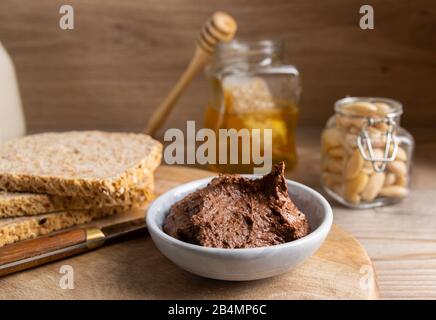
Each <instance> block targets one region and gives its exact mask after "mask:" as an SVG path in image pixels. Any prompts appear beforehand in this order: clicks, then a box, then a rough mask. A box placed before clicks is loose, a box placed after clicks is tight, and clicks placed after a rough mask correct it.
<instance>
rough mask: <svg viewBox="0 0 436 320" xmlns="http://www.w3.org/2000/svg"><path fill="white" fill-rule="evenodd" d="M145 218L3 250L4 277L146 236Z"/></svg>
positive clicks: (0, 257) (0, 252) (0, 250)
mask: <svg viewBox="0 0 436 320" xmlns="http://www.w3.org/2000/svg"><path fill="white" fill-rule="evenodd" d="M146 229H147V228H146V225H145V221H144V219H143V218H138V219H133V220H128V221H124V222H120V223H117V224H113V225H108V226H105V227H102V228H75V229H71V230H68V231H63V232H58V233H55V234H51V235H47V236H42V237H38V238H35V239H31V240H26V241H22V242H18V243H15V244H10V245H6V246H4V247H1V248H0V276H4V275H7V274H11V273H14V272H17V271H21V270H25V269H29V268H33V267H36V266H39V265H42V264H46V263H49V262H53V261H57V260H61V259H64V258H67V257H70V256H73V255H77V254H80V253H83V252H87V251H90V250H93V249H95V248H98V247H100V246H102V245H105V244H109V243H112V242H116V241H121V240H123V239H124V238H127V237H129V238H131V237H133V236H135V235H139V234H145V233H146Z"/></svg>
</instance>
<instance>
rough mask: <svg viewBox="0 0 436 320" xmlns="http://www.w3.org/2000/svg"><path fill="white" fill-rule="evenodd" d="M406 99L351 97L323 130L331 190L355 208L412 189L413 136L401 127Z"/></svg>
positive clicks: (326, 182)
mask: <svg viewBox="0 0 436 320" xmlns="http://www.w3.org/2000/svg"><path fill="white" fill-rule="evenodd" d="M402 112H403V108H402V105H401V103H399V102H398V101H395V100H392V99H387V98H362V97H348V98H344V99H341V100H339V101H337V102H336V103H335V115H333V116H332V117H331V118H330V119H329V120H328V122H327V125H326V128H325V130H324V131H323V133H322V136H321V147H322V176H321V183H322V186H323V188H324V189H325V191H326V192H327V193H328V194H329V195H330V196H331V197H332V198H334V199H335V200H337V201H338V202H340V203H342V204H343V205H346V206H348V207H352V208H372V207H377V206H382V205H386V204H391V203H395V202H397V201H399V200H401V199H403V198H404V197H405V196H406V195H407V193H408V191H409V183H410V167H411V162H412V153H413V148H414V144H415V143H414V140H413V137H412V136H411V135H410V133H408V132H407V131H406V130H405V129H403V128H401V127H400V117H401V114H402Z"/></svg>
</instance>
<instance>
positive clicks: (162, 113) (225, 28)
mask: <svg viewBox="0 0 436 320" xmlns="http://www.w3.org/2000/svg"><path fill="white" fill-rule="evenodd" d="M236 29H237V25H236V21H235V20H234V19H233V18H232V17H231V16H230V15H228V14H227V13H225V12H221V11H217V12H215V13H214V14H213V15H212V16H211V17H210V18H209V19H208V20H207V21H206V23H205V24H204V26H203V28H202V29H201V32H200V37H199V39H198V41H197V46H196V48H195V53H194V56H193V57H192V59H191V62H190V63H189V65H188V67H187V68H186V70H185V72H183V74H182V76H181V77H180V79H179V81H178V82H177V83H176V85H175V86H174V87H173V89H172V90H171V91H170V93H169V94H168V96H167V97H166V98H165V100H164V101H163V102H162V103H161V104H160V105H159V107H158V108H157V109H156V110H155V111H154V113H153V115H152V116H151V119H150V121H149V122H148V124H147V127H146V129H145V132H146V133H147V134H149V135H151V136H153V135H154V134H155V133H156V131H157V130H158V129H159V128H160V127H161V126H162V124H163V123H164V121H165V119H166V117H167V116H168V115H169V113H170V111H171V109H172V107H173V106H174V104H175V103H176V102H177V100H178V99H179V97H180V96H181V94H182V92H183V91H184V90H185V88H186V87H187V86H188V84H189V83H190V82H191V80H192V78H193V77H194V76H195V75H196V74H197V73H198V72H199V71H200V70H202V69H203V68H204V67H205V65H206V64H207V63H208V62H209V61H210V60H211V58H212V56H213V53H214V52H215V48H216V46H217V44H218V43H219V42H228V41H230V40H232V39H233V37H234V35H235V32H236Z"/></svg>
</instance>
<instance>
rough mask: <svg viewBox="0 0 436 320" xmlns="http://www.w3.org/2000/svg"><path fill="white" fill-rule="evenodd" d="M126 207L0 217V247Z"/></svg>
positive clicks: (120, 210) (123, 209)
mask: <svg viewBox="0 0 436 320" xmlns="http://www.w3.org/2000/svg"><path fill="white" fill-rule="evenodd" d="M127 209H128V208H125V207H122V206H121V207H112V208H97V209H88V210H78V211H63V212H56V213H50V214H43V215H37V216H32V217H19V218H7V219H0V247H2V246H4V245H6V244H11V243H14V242H17V241H21V240H27V239H31V238H35V237H38V236H41V235H44V234H47V233H50V232H53V231H57V230H61V229H65V228H69V227H72V226H75V225H78V224H83V223H88V222H90V221H92V220H94V219H98V218H102V217H105V216H109V215H113V214H119V213H122V212H124V211H125V210H127Z"/></svg>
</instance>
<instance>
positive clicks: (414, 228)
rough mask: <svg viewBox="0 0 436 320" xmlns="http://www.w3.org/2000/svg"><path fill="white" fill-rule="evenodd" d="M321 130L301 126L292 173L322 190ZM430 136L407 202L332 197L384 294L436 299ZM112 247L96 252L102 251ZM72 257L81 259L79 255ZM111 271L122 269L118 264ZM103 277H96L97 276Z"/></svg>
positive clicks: (434, 164) (44, 271)
mask: <svg viewBox="0 0 436 320" xmlns="http://www.w3.org/2000/svg"><path fill="white" fill-rule="evenodd" d="M319 133H320V130H319V129H314V130H304V131H300V132H299V137H298V144H299V157H300V164H299V166H298V169H297V171H296V172H293V173H290V174H288V176H289V177H290V178H292V179H294V180H296V181H299V182H302V183H304V184H307V185H309V186H311V187H313V188H315V189H318V190H320V184H319V175H320V168H319V163H320V152H319V138H318V137H319ZM427 133H428V132H427ZM427 137H428V139H422V138H421V139H419V141H421V142H420V143H418V145H417V149H416V153H415V160H414V166H413V173H412V191H411V193H410V195H409V196H408V198H406V199H405V200H404V201H403V202H401V203H399V204H396V205H393V206H387V207H382V208H376V209H365V210H350V209H347V208H344V207H342V206H340V205H338V204H336V203H334V202H333V201H331V203H332V206H333V212H334V222H335V223H336V224H337V225H339V226H340V227H342V228H343V229H345V230H346V231H348V232H349V233H351V234H353V235H354V236H355V237H356V238H357V239H358V240H359V241H360V242H361V244H362V245H363V246H364V247H365V249H366V250H367V252H368V254H369V256H370V258H371V259H372V261H373V265H374V267H375V272H376V274H377V278H378V286H379V291H380V297H381V298H382V299H415V298H416V299H431V298H433V299H436V141H434V142H432V139H433V140H434V138H431V136H427ZM138 243H139V244H138ZM138 245H141V246H142V241H140V240H138V239H135V240H130V241H127V242H125V243H122V244H117V245H114V246H113V248H111V250H120V248H123V250H125V251H126V257H127V256H128V255H127V253H128V252H132V251H135V250H137V249H135V248H136V247H137V246H138ZM117 248H118V249H117ZM126 248H127V249H126ZM108 249H110V248H106V249H101V250H97V251H96V252H95V253H92V254H97V255H102V254H104V252H107V250H108ZM111 259H113V258H111ZM72 260H74V261H77V263H79V264H80V261H81V257H80V256H79V257H74V258H72ZM69 261H71V260H69ZM132 263H134V261H132ZM94 267H95V263H94ZM58 271H59V267H56V265H55V264H52V265H48V266H44V267H40V268H38V269H37V270H36V272H35V273H33V274H34V275H35V274H36V275H37V274H40V275H44V277H45V278H47V277H48V278H49V279H51V282H50V283H53V286H55V287H58V285H57V283H58V281H59V280H58V278H59V273H58ZM113 272H120V271H119V270H118V271H117V270H115V269H114V270H113ZM20 276H21V275H20V274H18V275H14V276H12V277H20ZM101 277H105V275H101ZM39 279H40V277H39V276H36V278H35V279H34V281H30V282H29V281H27V282H26V283H22V282H15V285H14V286H13V291H10V292H9V294H8V293H6V292H5V291H3V292H1V291H2V290H0V299H1V296H2V294H3V297H6V296H9V297H13V298H20V297H21V298H23V297H28V296H29V295H28V290H30V289H31V290H36V289H37V288H35V286H38V283H39ZM99 279H100V278H99V277H97V278H96V279H95V280H96V281H99ZM6 280H7V278H0V287H2V286H3V288H5V287H7V288H8V290H9V289H10V288H11V287H10V281H6ZM100 280H101V281H104V279H100ZM6 282H7V283H6ZM8 283H9V284H8ZM17 283H19V285H17ZM126 285H127V284H126ZM96 290H97V289H96ZM46 294H50V293H48V292H46ZM101 295H102V293H101V292H95V297H96V298H98V297H100V296H101ZM93 296H94V295H93Z"/></svg>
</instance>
